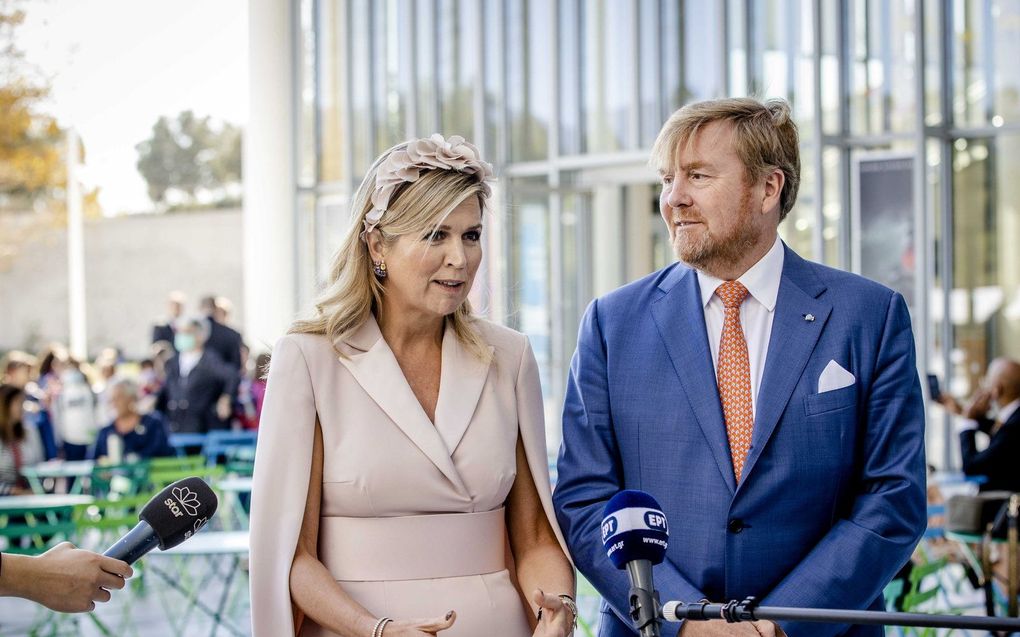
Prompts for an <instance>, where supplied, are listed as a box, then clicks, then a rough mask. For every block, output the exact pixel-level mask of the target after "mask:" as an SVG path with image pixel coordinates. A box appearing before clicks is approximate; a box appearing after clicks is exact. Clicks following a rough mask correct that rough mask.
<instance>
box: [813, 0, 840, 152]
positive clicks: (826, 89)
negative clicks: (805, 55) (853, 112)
mask: <svg viewBox="0 0 1020 637" xmlns="http://www.w3.org/2000/svg"><path fill="white" fill-rule="evenodd" d="M815 10H816V11H820V12H821V18H822V56H821V57H822V59H821V66H822V68H821V76H822V85H821V91H822V129H823V130H824V131H825V134H827V135H838V134H839V133H840V128H841V126H842V123H841V122H840V120H839V107H840V104H841V103H842V100H843V96H842V91H841V90H840V84H839V82H840V75H841V72H840V65H839V59H840V41H839V38H840V24H841V21H840V16H841V10H840V7H839V4H838V3H835V2H819V3H817V4H816V8H815Z"/></svg>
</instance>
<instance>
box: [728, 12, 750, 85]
mask: <svg viewBox="0 0 1020 637" xmlns="http://www.w3.org/2000/svg"><path fill="white" fill-rule="evenodd" d="M726 13H727V16H728V22H729V24H728V25H727V34H728V36H729V38H728V45H729V52H728V53H729V60H728V61H729V63H730V76H729V79H730V88H729V94H730V95H731V96H734V97H736V96H740V95H747V94H748V93H749V92H750V91H749V89H750V87H749V86H748V84H747V83H748V82H749V81H750V79H751V78H749V77H747V48H746V42H747V15H746V13H745V2H744V1H743V0H729V4H728V6H727V12H726Z"/></svg>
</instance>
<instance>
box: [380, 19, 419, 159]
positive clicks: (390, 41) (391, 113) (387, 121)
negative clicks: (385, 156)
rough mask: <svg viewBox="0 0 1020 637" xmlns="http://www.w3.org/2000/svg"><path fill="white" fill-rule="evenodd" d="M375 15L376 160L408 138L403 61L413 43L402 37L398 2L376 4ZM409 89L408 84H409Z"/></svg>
mask: <svg viewBox="0 0 1020 637" xmlns="http://www.w3.org/2000/svg"><path fill="white" fill-rule="evenodd" d="M373 7H374V9H375V10H374V11H373V13H372V25H373V32H374V33H375V37H374V41H373V47H374V49H375V55H374V56H373V58H372V62H373V65H374V68H373V76H372V82H373V84H374V93H375V99H374V103H373V109H374V110H375V113H374V115H375V150H374V151H373V153H372V155H373V159H374V158H375V157H376V156H378V155H380V154H382V152H383V151H385V150H386V149H387V148H390V147H391V146H393V145H395V144H397V143H398V142H402V141H404V140H405V139H406V137H407V135H406V133H405V130H404V127H405V121H406V119H405V118H406V117H407V114H406V113H405V97H404V95H403V93H402V92H401V90H400V86H401V85H400V76H399V74H400V66H401V65H400V60H401V58H402V56H406V55H407V54H406V52H404V51H401V48H402V47H407V46H409V45H410V40H405V39H403V38H401V37H400V35H401V33H400V23H399V19H400V15H399V11H398V5H397V2H396V0H387V1H385V2H375V3H374V4H373ZM405 86H406V85H405Z"/></svg>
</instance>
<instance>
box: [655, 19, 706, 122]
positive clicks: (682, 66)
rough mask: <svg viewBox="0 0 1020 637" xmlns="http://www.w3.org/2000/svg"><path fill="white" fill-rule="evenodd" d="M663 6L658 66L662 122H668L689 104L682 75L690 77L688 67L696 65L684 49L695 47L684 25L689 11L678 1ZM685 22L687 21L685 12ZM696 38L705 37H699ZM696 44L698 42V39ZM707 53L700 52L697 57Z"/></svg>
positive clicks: (702, 35)
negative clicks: (660, 79)
mask: <svg viewBox="0 0 1020 637" xmlns="http://www.w3.org/2000/svg"><path fill="white" fill-rule="evenodd" d="M660 4H661V8H660V9H659V12H660V16H661V18H660V21H659V23H660V24H659V26H660V28H659V42H661V43H662V44H661V46H660V47H659V63H660V64H661V66H662V101H663V107H662V112H663V120H665V118H666V117H668V116H669V114H670V113H672V112H673V111H675V110H677V109H678V108H680V107H681V106H683V105H684V104H685V103H686V102H687V101H689V95H687V93H686V92H685V90H684V85H683V75H684V74H685V73H687V74H690V69H688V68H686V67H687V66H692V65H693V62H692V60H691V55H690V54H688V53H685V52H684V46H685V45H686V44H688V43H691V47H692V48H693V46H694V45H693V43H692V39H691V38H692V36H691V35H690V32H689V31H687V30H685V25H686V22H681V11H685V12H686V11H690V10H689V9H682V5H681V4H680V3H679V2H676V1H675V0H662V2H660ZM693 4H694V6H696V7H701V6H702V5H703V4H704V3H701V2H694V3H693ZM683 19H684V20H686V13H685V14H684V16H683ZM719 28H720V27H719V24H718V23H716V24H715V25H713V27H712V31H718V30H719ZM677 33H683V34H684V37H683V38H678V37H675V35H676V34H677ZM697 37H698V38H700V37H704V34H698V36H697ZM694 41H695V42H696V41H697V38H695V39H694ZM704 53H705V52H704V51H700V50H699V51H698V55H696V56H695V58H697V57H698V56H700V55H702V54H704ZM706 57H707V55H706ZM660 124H661V122H660Z"/></svg>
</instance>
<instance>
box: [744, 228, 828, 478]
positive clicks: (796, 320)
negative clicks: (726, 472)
mask: <svg viewBox="0 0 1020 637" xmlns="http://www.w3.org/2000/svg"><path fill="white" fill-rule="evenodd" d="M783 249H784V250H785V251H786V253H785V257H784V261H783V276H782V280H781V281H780V283H779V296H778V297H777V299H776V316H775V318H774V319H773V320H772V334H771V336H770V337H769V349H768V354H766V357H765V370H764V372H763V373H762V382H761V386H760V387H759V389H758V408H757V409H756V415H755V419H754V433H753V434H752V437H751V451H750V453H749V454H748V457H747V462H746V463H745V464H744V476H745V477H746V476H748V475H750V473H751V471H752V470H753V469H754V464H755V462H756V461H757V459H758V458H759V457H760V456H761V453H762V450H763V449H764V448H765V445H767V444H768V441H769V438H771V437H772V432H773V431H775V429H776V425H777V424H778V423H779V417H780V416H781V415H782V414H783V411H784V410H785V409H786V405H787V403H788V402H789V401H790V396H791V395H793V390H794V389H795V388H796V387H797V383H798V382H800V379H801V376H802V375H803V373H804V367H805V366H806V365H807V362H808V360H809V359H810V358H811V352H813V351H814V349H815V345H816V344H817V343H818V339H819V337H821V335H822V330H823V329H824V328H825V324H826V322H827V321H828V318H829V314H830V313H831V312H832V305H830V304H829V303H827V302H825V301H822V300H819V299H818V297H819V296H820V295H821V294H822V292H824V291H825V289H826V287H825V285H824V284H823V283H822V282H821V281H820V280H819V279H818V277H817V275H816V274H815V273H814V271H813V270H812V269H811V265H810V263H808V262H807V261H805V260H804V259H802V258H800V257H799V256H797V254H796V253H794V252H793V251H792V250H790V249H789V248H787V247H786V246H785V245H784V247H783ZM809 319H811V320H809Z"/></svg>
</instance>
